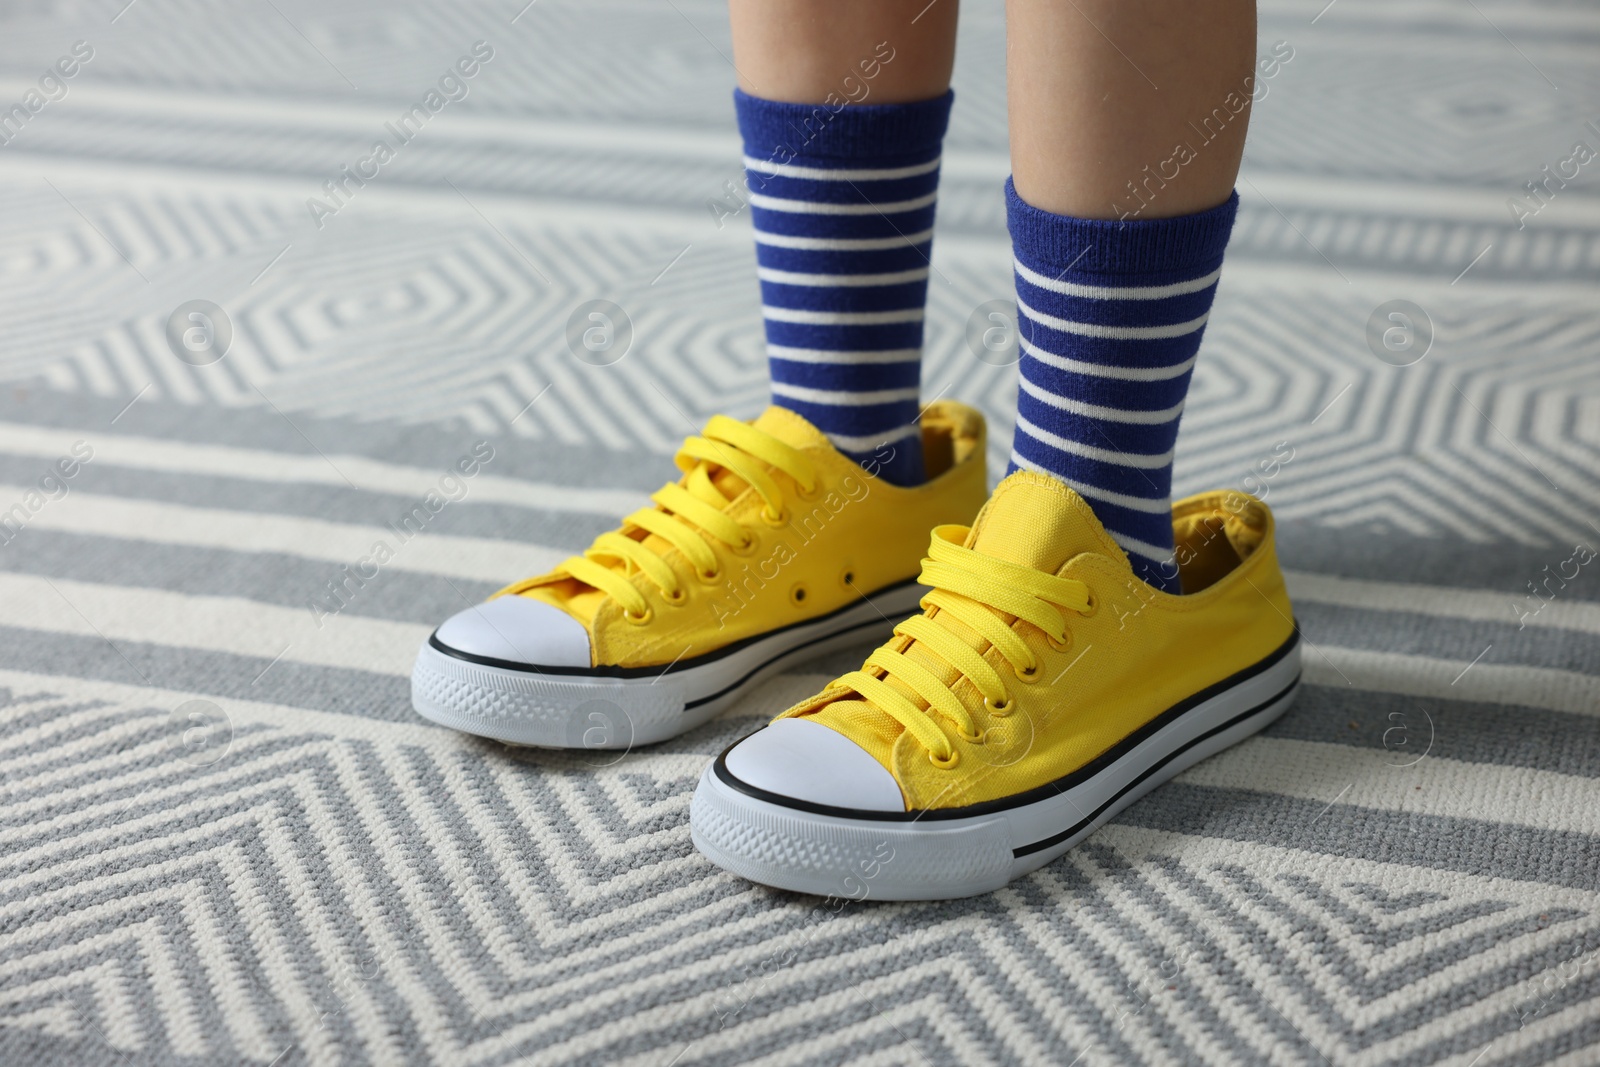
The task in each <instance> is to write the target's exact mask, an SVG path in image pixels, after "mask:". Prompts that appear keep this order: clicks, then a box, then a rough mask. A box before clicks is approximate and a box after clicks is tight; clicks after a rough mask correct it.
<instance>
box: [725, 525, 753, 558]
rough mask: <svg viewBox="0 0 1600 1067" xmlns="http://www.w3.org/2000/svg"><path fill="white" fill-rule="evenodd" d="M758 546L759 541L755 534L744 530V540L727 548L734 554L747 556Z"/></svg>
mask: <svg viewBox="0 0 1600 1067" xmlns="http://www.w3.org/2000/svg"><path fill="white" fill-rule="evenodd" d="M759 547H761V541H760V540H759V539H758V538H757V537H756V535H755V534H753V533H751V532H750V531H748V530H746V531H745V535H744V540H743V541H740V542H739V543H738V544H735V545H730V546H728V549H729V551H731V552H732V553H733V554H734V555H736V556H749V555H752V554H753V553H754V552H755V550H756V549H757V548H759Z"/></svg>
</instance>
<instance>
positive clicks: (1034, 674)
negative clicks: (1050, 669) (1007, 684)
mask: <svg viewBox="0 0 1600 1067" xmlns="http://www.w3.org/2000/svg"><path fill="white" fill-rule="evenodd" d="M1012 673H1014V674H1015V675H1016V678H1017V681H1019V682H1023V683H1025V684H1027V685H1032V684H1033V683H1034V682H1037V681H1038V680H1039V665H1038V664H1037V663H1035V664H1033V665H1032V666H1031V667H1027V668H1025V669H1022V668H1019V669H1017V670H1015V671H1013V672H1012Z"/></svg>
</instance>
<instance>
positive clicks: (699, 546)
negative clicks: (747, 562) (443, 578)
mask: <svg viewBox="0 0 1600 1067" xmlns="http://www.w3.org/2000/svg"><path fill="white" fill-rule="evenodd" d="M675 462H676V463H677V465H678V469H679V470H681V471H683V472H684V473H685V474H687V475H688V477H687V478H684V479H682V480H681V481H678V482H669V483H667V484H666V485H664V486H662V487H661V488H660V489H658V490H657V491H656V492H654V493H652V494H651V496H650V499H651V501H653V502H654V503H655V504H656V505H657V506H656V507H653V508H640V509H639V510H638V511H635V512H634V513H633V514H631V515H629V516H628V517H627V518H626V519H624V520H623V529H619V530H611V531H608V532H606V533H603V534H601V535H600V536H599V537H597V538H595V540H594V544H592V545H590V546H589V547H588V548H587V549H585V550H584V553H583V555H581V556H573V557H571V558H570V559H568V560H567V561H566V562H564V563H562V564H561V566H560V567H559V568H558V570H561V571H565V572H566V573H567V574H568V575H570V576H571V577H573V578H576V579H578V581H580V582H583V583H584V584H585V585H591V586H593V587H594V588H596V589H599V590H601V591H603V592H605V593H606V594H608V595H609V596H611V597H612V598H614V599H615V600H616V601H617V602H618V603H620V604H621V605H622V608H623V611H624V613H625V615H626V617H627V618H628V619H629V620H630V621H633V622H642V621H644V620H645V619H647V618H649V611H650V604H649V602H648V601H647V600H645V597H644V594H643V593H641V592H640V591H639V588H638V587H637V586H635V585H634V584H633V583H632V582H631V581H629V580H628V579H629V577H630V576H631V575H633V574H634V573H636V572H640V573H643V574H644V575H645V577H647V578H649V579H650V581H651V582H653V583H655V585H656V586H657V587H658V588H659V589H660V590H661V595H662V598H663V599H664V600H666V601H667V603H669V604H675V603H677V604H681V603H682V602H683V597H684V595H685V594H684V590H683V583H682V581H681V580H680V579H679V577H678V574H677V573H676V572H675V571H674V570H673V569H672V567H671V565H669V564H668V563H667V561H666V560H665V559H663V558H662V557H661V556H660V555H658V554H657V553H656V551H655V550H654V548H652V547H649V546H647V545H646V544H645V543H644V540H643V539H642V538H637V537H633V536H629V534H627V533H625V532H623V530H625V529H626V528H627V527H629V526H632V527H636V528H637V529H639V530H643V531H645V532H646V533H651V534H655V535H656V536H657V537H659V538H661V539H662V540H663V541H666V542H667V543H668V544H670V545H672V546H673V547H674V548H676V549H678V551H680V552H682V553H683V554H684V556H685V557H686V558H687V559H688V560H689V562H690V563H691V564H692V565H693V566H694V568H695V573H696V575H697V576H698V577H699V578H700V580H701V581H705V582H711V581H715V580H716V579H717V577H718V576H719V575H720V574H721V570H720V569H719V567H718V559H717V554H716V552H715V550H714V549H713V548H712V546H711V545H710V544H709V543H708V542H707V540H706V538H705V537H703V536H701V532H700V531H704V532H705V533H706V534H709V535H711V537H712V538H714V539H715V540H717V541H720V542H721V543H723V544H726V545H729V546H731V547H732V548H733V549H734V550H735V551H746V550H748V549H749V548H750V547H752V545H753V544H754V543H755V542H754V537H753V535H752V534H751V532H750V530H749V529H748V528H746V527H745V526H743V525H742V524H740V523H739V522H738V521H736V520H734V519H732V518H730V517H729V516H728V515H727V513H726V509H727V506H728V504H729V503H731V500H730V498H729V497H727V496H726V495H724V494H723V492H722V491H721V490H720V489H718V488H717V486H716V484H715V483H714V482H713V481H712V477H711V471H712V468H713V467H723V468H725V469H727V470H728V471H731V472H732V473H733V474H735V475H737V476H738V477H740V478H742V479H744V481H745V482H746V484H748V485H749V486H750V487H751V488H752V489H754V490H755V491H756V493H757V494H759V495H760V497H761V499H762V501H763V503H764V505H765V506H764V507H763V509H762V512H761V514H762V518H763V519H764V520H765V521H767V522H769V523H771V524H773V525H775V526H776V525H781V524H782V523H783V522H784V521H785V517H786V515H787V512H786V510H785V508H784V491H783V488H782V486H780V485H779V484H778V482H777V481H776V480H775V479H774V478H773V477H772V475H771V473H770V471H771V470H772V469H773V468H776V469H777V470H781V471H783V472H784V473H785V474H788V475H789V476H790V477H791V478H793V479H794V480H795V481H796V482H797V483H799V486H800V491H801V492H802V493H810V492H812V491H813V490H814V489H815V488H816V486H817V475H816V470H815V468H814V467H813V466H812V464H811V461H810V460H809V459H807V458H806V456H805V454H804V453H802V452H801V451H800V450H799V449H797V448H794V447H792V446H790V445H787V444H785V443H784V442H782V441H780V440H778V439H777V438H776V437H773V436H772V435H770V434H767V433H763V432H762V431H760V430H757V429H756V428H755V427H753V426H751V425H750V424H748V423H744V422H740V421H738V420H737V419H730V418H728V417H727V416H725V415H715V416H713V417H712V418H711V421H709V422H707V423H706V427H705V429H704V430H703V431H701V433H700V434H699V435H698V436H695V437H690V438H689V439H687V440H686V441H684V443H683V447H682V448H680V449H679V450H678V454H677V457H676V460H675ZM615 563H621V564H622V567H621V569H618V568H617V567H616V566H614V565H612V564H615ZM539 581H540V579H530V580H529V581H526V582H519V583H517V584H515V585H511V586H507V587H506V588H505V589H504V590H502V592H505V593H520V592H523V591H524V590H526V589H530V588H532V587H533V586H534V585H535V584H538V583H539Z"/></svg>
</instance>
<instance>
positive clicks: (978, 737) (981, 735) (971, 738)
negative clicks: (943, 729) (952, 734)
mask: <svg viewBox="0 0 1600 1067" xmlns="http://www.w3.org/2000/svg"><path fill="white" fill-rule="evenodd" d="M956 736H957V737H959V738H961V740H963V741H965V742H966V743H967V744H969V745H981V744H983V743H984V742H985V741H987V740H988V739H989V731H988V730H979V731H978V732H977V733H975V734H969V733H967V732H966V731H965V730H963V729H961V728H960V727H957V728H956Z"/></svg>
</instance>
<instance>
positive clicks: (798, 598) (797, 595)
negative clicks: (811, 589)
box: [789, 582, 806, 608]
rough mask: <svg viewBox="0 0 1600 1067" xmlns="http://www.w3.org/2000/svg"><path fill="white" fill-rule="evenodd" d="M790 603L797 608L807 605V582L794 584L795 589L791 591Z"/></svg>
mask: <svg viewBox="0 0 1600 1067" xmlns="http://www.w3.org/2000/svg"><path fill="white" fill-rule="evenodd" d="M789 603H791V604H793V605H794V606H795V607H797V608H800V607H804V606H805V603H806V583H805V582H796V583H794V587H793V588H792V589H790V590H789Z"/></svg>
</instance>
